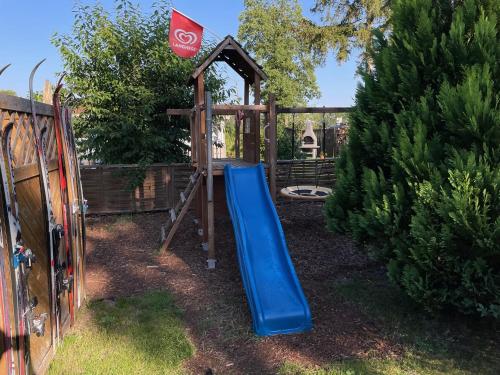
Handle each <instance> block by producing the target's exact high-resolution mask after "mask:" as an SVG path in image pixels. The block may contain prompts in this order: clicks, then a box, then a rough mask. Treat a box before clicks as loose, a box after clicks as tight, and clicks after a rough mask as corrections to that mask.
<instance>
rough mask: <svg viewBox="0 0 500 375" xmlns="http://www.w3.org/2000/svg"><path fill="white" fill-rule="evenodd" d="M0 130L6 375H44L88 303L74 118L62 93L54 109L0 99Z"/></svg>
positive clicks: (1, 367)
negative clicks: (80, 309) (86, 301)
mask: <svg viewBox="0 0 500 375" xmlns="http://www.w3.org/2000/svg"><path fill="white" fill-rule="evenodd" d="M33 75H34V71H33ZM59 89H60V87H59ZM0 125H1V133H0V134H1V139H0V141H1V156H2V157H1V159H0V160H1V170H2V175H1V180H2V181H1V182H2V197H1V205H2V214H1V231H2V233H1V246H2V254H1V262H0V263H1V264H0V265H1V267H2V273H3V275H4V277H3V279H2V283H1V284H2V285H1V287H2V290H1V296H2V309H1V311H0V313H1V314H2V317H1V319H0V321H1V322H2V325H1V329H2V336H3V337H2V346H3V353H4V355H3V356H2V358H1V361H0V374H11V373H16V374H26V373H35V374H42V373H44V372H45V371H46V370H47V368H48V365H49V363H50V361H51V360H52V358H53V356H54V353H55V350H56V346H57V344H58V343H59V342H60V340H61V338H62V337H63V336H64V334H65V332H66V331H67V330H68V328H69V327H70V326H71V325H72V324H73V322H74V319H75V312H76V310H78V309H79V308H80V307H81V306H82V304H83V301H84V299H85V280H84V279H85V277H84V275H85V224H84V215H85V201H84V199H83V193H82V190H81V183H80V175H79V163H78V158H77V154H76V149H75V142H74V137H73V130H72V127H71V111H70V109H69V108H68V107H66V106H62V105H61V103H60V100H59V97H58V96H57V95H56V94H55V95H54V102H53V105H50V104H44V103H39V102H30V100H28V99H24V98H20V97H14V96H8V95H4V94H0Z"/></svg>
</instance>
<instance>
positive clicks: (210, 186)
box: [205, 91, 215, 269]
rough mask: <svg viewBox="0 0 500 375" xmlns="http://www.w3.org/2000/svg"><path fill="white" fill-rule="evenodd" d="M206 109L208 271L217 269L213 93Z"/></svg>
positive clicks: (206, 97)
mask: <svg viewBox="0 0 500 375" xmlns="http://www.w3.org/2000/svg"><path fill="white" fill-rule="evenodd" d="M205 107H206V135H207V142H206V144H207V222H208V223H207V224H208V225H207V227H208V231H207V232H208V259H207V263H208V269H214V268H215V244H214V234H215V233H214V232H215V231H214V175H213V170H212V93H211V92H210V91H207V93H206V96H205Z"/></svg>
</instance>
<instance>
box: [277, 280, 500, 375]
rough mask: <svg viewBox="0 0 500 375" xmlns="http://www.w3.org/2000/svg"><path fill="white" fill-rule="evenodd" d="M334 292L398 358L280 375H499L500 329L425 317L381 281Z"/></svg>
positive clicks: (445, 316)
mask: <svg viewBox="0 0 500 375" xmlns="http://www.w3.org/2000/svg"><path fill="white" fill-rule="evenodd" d="M335 289H336V291H337V293H338V294H339V296H340V297H341V298H342V299H343V300H344V302H346V303H348V304H350V305H351V306H352V307H353V308H355V309H358V310H360V311H361V312H362V313H363V314H364V315H366V316H367V321H368V322H370V323H371V324H374V325H376V326H378V327H379V328H380V329H381V332H382V334H383V335H385V336H386V338H387V339H388V340H389V341H392V342H398V343H400V345H401V347H402V352H403V354H402V356H401V357H399V358H376V357H373V358H370V357H368V358H363V359H352V360H345V361H339V362H335V363H331V364H330V365H328V366H326V367H323V368H304V367H301V366H297V365H296V364H293V363H285V364H284V365H283V366H282V367H281V368H280V371H279V373H280V374H281V375H285V374H286V375H344V374H345V375H355V374H368V375H379V374H394V375H396V374H397V375H399V374H409V373H410V374H499V373H500V339H499V337H500V336H499V334H500V327H499V323H498V322H495V321H492V320H479V319H473V318H466V317H464V316H461V315H453V314H450V313H448V312H447V313H444V312H443V313H441V314H439V315H430V314H428V313H427V312H425V311H424V310H423V309H422V308H421V307H419V306H417V305H416V304H415V303H414V302H413V301H411V300H410V299H409V298H408V297H407V296H406V295H404V294H403V293H402V292H401V291H400V290H399V289H398V288H397V287H395V286H392V285H390V284H388V283H387V280H385V279H384V280H382V279H380V280H374V279H370V278H367V279H363V280H359V279H358V280H350V281H346V282H342V283H337V284H336V285H335Z"/></svg>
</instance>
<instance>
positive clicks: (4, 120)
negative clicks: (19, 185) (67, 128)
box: [0, 109, 57, 168]
mask: <svg viewBox="0 0 500 375" xmlns="http://www.w3.org/2000/svg"><path fill="white" fill-rule="evenodd" d="M37 119H38V127H39V129H40V131H41V132H42V134H43V137H44V145H45V154H46V158H47V161H49V160H52V159H57V144H56V137H55V131H54V118H53V117H52V116H45V115H37ZM9 122H13V123H14V126H13V129H12V135H11V147H12V155H13V159H14V160H13V162H14V167H15V168H17V167H21V166H24V165H29V164H33V163H36V153H35V135H34V132H33V127H32V126H31V114H30V113H23V112H16V111H9V110H2V109H0V124H2V127H5V126H6V125H7V124H8V123H9Z"/></svg>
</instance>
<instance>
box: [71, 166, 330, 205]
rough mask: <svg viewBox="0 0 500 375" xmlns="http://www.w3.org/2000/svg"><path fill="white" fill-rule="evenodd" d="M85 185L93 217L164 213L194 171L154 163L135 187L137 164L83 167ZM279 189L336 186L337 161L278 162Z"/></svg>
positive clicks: (173, 202) (188, 167)
mask: <svg viewBox="0 0 500 375" xmlns="http://www.w3.org/2000/svg"><path fill="white" fill-rule="evenodd" d="M80 168H81V174H82V184H83V191H84V194H85V198H86V199H87V200H88V205H89V211H88V212H89V213H90V214H118V213H133V212H153V211H165V210H168V209H169V208H172V207H174V206H175V204H176V203H177V201H178V200H179V193H180V192H181V191H183V190H184V189H185V187H186V185H187V183H188V180H189V176H190V175H191V173H192V172H193V168H192V167H191V165H190V164H153V165H151V166H149V167H148V168H146V171H145V174H146V177H145V179H144V182H143V183H142V184H141V185H140V186H138V187H135V188H133V187H132V185H131V182H132V180H133V178H134V177H133V176H134V175H135V174H136V173H137V172H138V171H139V169H138V167H137V166H136V165H90V166H81V167H80ZM276 174H277V176H276V177H277V179H276V185H277V188H278V189H281V188H283V187H285V186H293V185H321V186H326V187H333V185H334V184H335V160H334V159H322V160H321V159H318V160H279V161H278V164H277V168H276Z"/></svg>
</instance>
